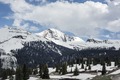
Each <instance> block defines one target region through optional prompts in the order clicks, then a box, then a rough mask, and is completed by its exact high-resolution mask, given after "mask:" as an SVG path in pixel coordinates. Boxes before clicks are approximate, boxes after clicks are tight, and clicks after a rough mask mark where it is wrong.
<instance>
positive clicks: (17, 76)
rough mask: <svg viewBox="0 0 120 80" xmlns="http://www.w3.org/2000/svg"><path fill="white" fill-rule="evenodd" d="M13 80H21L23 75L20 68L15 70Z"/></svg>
mask: <svg viewBox="0 0 120 80" xmlns="http://www.w3.org/2000/svg"><path fill="white" fill-rule="evenodd" d="M15 80H23V73H22V69H21V67H18V68H17V69H16V74H15Z"/></svg>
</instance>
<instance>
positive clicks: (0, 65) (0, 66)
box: [0, 58, 2, 70]
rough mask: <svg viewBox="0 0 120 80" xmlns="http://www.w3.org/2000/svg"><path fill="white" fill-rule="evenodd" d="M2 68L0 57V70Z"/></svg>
mask: <svg viewBox="0 0 120 80" xmlns="http://www.w3.org/2000/svg"><path fill="white" fill-rule="evenodd" d="M1 69H2V61H1V58H0V70H1Z"/></svg>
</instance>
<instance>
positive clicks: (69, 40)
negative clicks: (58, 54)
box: [36, 28, 84, 49]
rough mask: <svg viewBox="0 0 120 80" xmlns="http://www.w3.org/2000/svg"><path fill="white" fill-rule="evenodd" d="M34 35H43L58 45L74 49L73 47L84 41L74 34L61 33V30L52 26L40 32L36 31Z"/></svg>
mask: <svg viewBox="0 0 120 80" xmlns="http://www.w3.org/2000/svg"><path fill="white" fill-rule="evenodd" d="M36 35H38V36H40V37H44V38H46V39H49V40H51V41H53V42H55V43H56V44H58V45H62V46H64V47H68V48H71V49H74V47H77V46H78V44H83V43H84V40H82V39H81V38H79V37H75V36H69V35H67V34H65V33H63V32H62V31H59V30H57V29H54V28H51V29H48V30H45V31H42V32H40V33H36Z"/></svg>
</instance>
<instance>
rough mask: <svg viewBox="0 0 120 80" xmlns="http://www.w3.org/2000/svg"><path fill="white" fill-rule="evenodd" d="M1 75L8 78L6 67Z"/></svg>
mask: <svg viewBox="0 0 120 80" xmlns="http://www.w3.org/2000/svg"><path fill="white" fill-rule="evenodd" d="M1 77H2V80H5V79H7V71H6V70H5V69H3V70H2V74H1Z"/></svg>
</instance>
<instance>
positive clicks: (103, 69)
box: [102, 63, 106, 75]
mask: <svg viewBox="0 0 120 80" xmlns="http://www.w3.org/2000/svg"><path fill="white" fill-rule="evenodd" d="M105 74H106V67H105V63H103V67H102V75H105Z"/></svg>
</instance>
